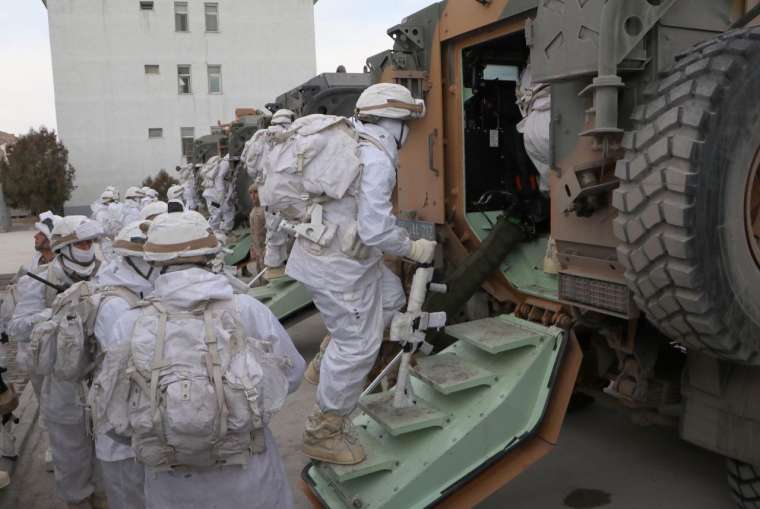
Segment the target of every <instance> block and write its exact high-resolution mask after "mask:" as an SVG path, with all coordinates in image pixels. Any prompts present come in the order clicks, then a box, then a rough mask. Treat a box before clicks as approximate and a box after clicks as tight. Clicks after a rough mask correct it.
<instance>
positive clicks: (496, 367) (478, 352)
mask: <svg viewBox="0 0 760 509" xmlns="http://www.w3.org/2000/svg"><path fill="white" fill-rule="evenodd" d="M446 332H447V334H448V335H450V336H452V337H454V338H456V339H457V341H456V342H455V343H454V344H452V345H451V346H449V347H448V348H446V349H445V350H443V351H442V352H440V353H438V354H436V355H434V356H431V357H427V358H424V359H422V358H421V359H420V362H419V363H418V365H417V367H416V368H415V369H416V373H415V378H414V380H413V381H412V384H413V388H414V393H415V395H416V397H417V402H418V405H419V409H418V410H419V412H416V413H415V412H412V413H411V414H409V413H408V412H407V415H401V414H398V413H394V409H392V408H382V403H381V401H382V400H383V395H372V396H370V398H371V399H370V400H369V401H366V400H363V401H362V403H361V404H360V406H361V407H362V411H361V412H360V413H359V414H358V415H357V416H356V417H355V419H354V424H355V425H356V428H357V431H358V434H359V437H360V440H361V441H362V443H363V444H364V445H365V448H366V450H367V460H365V461H364V462H363V463H361V464H359V465H355V466H352V467H345V466H337V465H329V464H325V463H319V462H312V463H310V464H309V465H307V467H306V468H305V469H304V471H303V480H304V491H305V492H306V494H307V496H309V498H310V500H312V502H314V503H315V505H316V506H322V507H329V508H331V509H337V508H352V509H353V508H362V507H365V508H368V507H371V508H373V509H374V508H396V507H404V508H424V507H434V506H449V507H471V506H473V505H475V504H477V503H478V502H480V501H481V500H483V499H485V498H487V497H488V496H489V495H490V494H491V493H493V492H495V491H496V490H497V489H499V488H500V487H501V486H503V485H504V484H506V483H507V482H509V481H510V480H511V479H513V478H514V477H515V476H517V475H518V474H519V473H520V472H521V471H523V470H524V469H525V468H527V467H528V466H529V465H530V464H532V463H533V462H535V461H537V460H538V459H540V458H541V457H542V456H543V455H545V454H547V453H548V452H549V451H550V450H551V449H552V446H553V445H554V444H555V443H556V440H557V437H558V435H559V428H560V426H561V423H562V420H563V418H564V415H565V411H566V410H567V404H568V401H569V399H570V395H571V393H572V388H573V385H574V383H575V378H576V376H577V373H578V368H579V366H580V360H581V353H580V348H579V347H578V343H577V341H576V340H575V338H574V337H573V336H572V335H570V336H568V335H567V333H566V332H564V331H563V330H561V329H558V328H556V327H543V326H541V325H537V324H534V323H531V322H527V321H524V320H520V319H518V318H516V317H514V316H512V315H509V316H506V315H505V316H499V317H492V318H487V319H484V320H478V321H474V322H468V323H463V324H457V325H454V326H451V327H448V328H447V330H446ZM441 416H442V418H441Z"/></svg>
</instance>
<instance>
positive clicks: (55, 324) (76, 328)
mask: <svg viewBox="0 0 760 509" xmlns="http://www.w3.org/2000/svg"><path fill="white" fill-rule="evenodd" d="M115 296H118V297H121V298H123V299H125V300H126V301H127V302H129V304H130V305H132V306H133V305H135V304H136V303H137V302H138V301H139V298H138V297H137V296H136V295H135V294H133V293H132V292H130V291H129V290H127V289H125V288H118V287H115V288H108V289H104V290H103V289H98V288H97V287H96V286H95V285H94V284H93V283H91V282H87V281H84V282H80V283H76V284H74V285H72V286H71V288H69V289H68V290H66V291H65V292H64V293H62V294H60V295H58V296H57V297H56V298H55V300H54V301H53V305H52V308H51V312H52V315H51V318H50V319H48V320H45V321H43V322H40V323H38V324H37V325H35V326H34V329H33V330H32V336H31V340H30V343H31V344H30V364H31V365H30V366H29V368H30V370H31V372H32V373H34V374H36V375H41V376H47V375H50V374H54V375H55V376H56V377H57V378H59V379H61V380H66V381H71V382H76V381H80V380H83V379H84V378H86V377H87V376H89V375H90V374H91V373H92V371H93V370H94V368H95V366H96V360H97V359H96V354H97V341H96V339H95V336H94V329H95V320H96V318H97V316H98V312H99V310H100V307H101V306H102V304H103V303H104V302H105V301H106V300H107V299H108V298H110V297H115Z"/></svg>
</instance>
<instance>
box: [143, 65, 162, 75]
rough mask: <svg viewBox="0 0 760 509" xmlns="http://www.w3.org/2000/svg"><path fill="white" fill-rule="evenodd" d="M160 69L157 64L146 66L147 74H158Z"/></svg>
mask: <svg viewBox="0 0 760 509" xmlns="http://www.w3.org/2000/svg"><path fill="white" fill-rule="evenodd" d="M158 72H159V68H158V65H155V64H145V74H158Z"/></svg>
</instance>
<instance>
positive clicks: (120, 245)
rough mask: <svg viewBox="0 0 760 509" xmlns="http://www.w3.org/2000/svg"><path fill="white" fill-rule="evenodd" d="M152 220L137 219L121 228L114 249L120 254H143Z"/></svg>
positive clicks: (114, 242) (140, 255)
mask: <svg viewBox="0 0 760 509" xmlns="http://www.w3.org/2000/svg"><path fill="white" fill-rule="evenodd" d="M148 228H150V221H135V222H133V223H130V224H128V225H127V226H125V227H124V228H122V229H121V231H120V232H119V234H118V235H116V238H115V239H114V241H113V250H114V252H115V253H116V254H118V255H120V256H139V257H142V256H143V247H144V245H145V242H147V240H148Z"/></svg>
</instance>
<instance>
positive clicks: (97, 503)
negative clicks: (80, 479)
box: [90, 492, 108, 509]
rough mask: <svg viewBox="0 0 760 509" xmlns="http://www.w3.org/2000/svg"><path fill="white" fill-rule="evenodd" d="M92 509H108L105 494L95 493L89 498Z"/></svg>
mask: <svg viewBox="0 0 760 509" xmlns="http://www.w3.org/2000/svg"><path fill="white" fill-rule="evenodd" d="M90 505H91V506H92V509H108V497H106V494H105V493H98V492H95V493H93V494H92V496H91V497H90Z"/></svg>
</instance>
